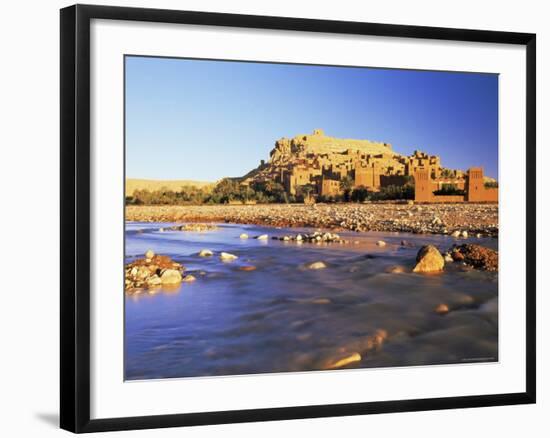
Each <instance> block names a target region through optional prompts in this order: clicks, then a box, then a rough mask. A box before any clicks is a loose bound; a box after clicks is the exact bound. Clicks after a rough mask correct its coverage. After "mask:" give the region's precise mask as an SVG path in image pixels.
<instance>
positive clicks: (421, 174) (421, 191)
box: [414, 167, 498, 202]
mask: <svg viewBox="0 0 550 438" xmlns="http://www.w3.org/2000/svg"><path fill="white" fill-rule="evenodd" d="M447 183H449V181H447V180H441V179H432V178H431V176H430V169H429V168H427V169H416V171H415V173H414V184H415V190H414V200H415V201H418V202H464V201H467V202H498V188H486V187H485V181H484V179H483V168H481V167H472V168H470V169H469V170H468V173H467V176H466V178H465V180H464V181H463V182H457V183H456V186H457V188H459V189H464V190H465V191H466V195H465V196H461V195H443V196H442V195H434V194H433V192H434V191H436V190H438V189H440V188H441V187H442V185H443V184H447Z"/></svg>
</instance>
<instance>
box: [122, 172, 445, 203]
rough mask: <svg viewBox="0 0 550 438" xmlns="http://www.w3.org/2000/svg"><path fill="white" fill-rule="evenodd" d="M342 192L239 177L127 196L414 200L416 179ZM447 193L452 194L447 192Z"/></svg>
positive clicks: (145, 199) (147, 199) (152, 199)
mask: <svg viewBox="0 0 550 438" xmlns="http://www.w3.org/2000/svg"><path fill="white" fill-rule="evenodd" d="M340 188H341V190H342V194H340V195H335V196H320V195H316V187H315V185H313V184H306V185H302V186H299V187H297V190H296V195H289V194H288V193H286V191H285V189H284V187H283V186H282V185H281V184H279V183H276V182H273V181H265V182H255V183H253V184H252V185H251V186H246V185H241V184H240V183H239V181H238V180H235V179H231V178H225V179H223V180H221V181H220V182H219V183H218V184H217V185H216V186H215V187H214V188H210V187H197V186H193V185H187V186H182V187H181V188H180V190H174V189H170V188H167V187H162V188H160V189H157V190H148V189H139V190H135V191H134V192H133V194H132V195H131V196H126V204H127V205H200V204H232V203H239V204H271V203H277V204H289V203H302V202H306V203H307V202H308V201H312V200H313V199H315V200H316V201H317V202H364V201H367V200H371V201H391V200H402V199H414V182H413V181H412V180H411V181H409V182H407V183H406V184H405V185H402V186H398V185H390V186H387V187H382V188H381V189H380V191H379V192H371V191H370V190H368V189H367V188H366V187H364V186H359V187H355V188H353V181H352V179H351V178H344V179H343V180H342V181H341V182H340ZM444 194H449V193H448V192H445V193H444Z"/></svg>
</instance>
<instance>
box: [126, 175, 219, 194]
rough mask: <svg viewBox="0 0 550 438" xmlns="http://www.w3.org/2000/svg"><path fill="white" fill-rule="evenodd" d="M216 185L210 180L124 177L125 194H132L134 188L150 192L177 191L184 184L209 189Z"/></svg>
mask: <svg viewBox="0 0 550 438" xmlns="http://www.w3.org/2000/svg"><path fill="white" fill-rule="evenodd" d="M215 185H216V183H215V182H210V181H192V180H187V179H175V180H161V179H134V178H127V179H126V196H132V194H133V193H134V191H135V190H149V191H150V192H152V191H155V190H160V189H162V188H167V189H168V190H173V191H179V190H181V188H182V187H184V186H195V187H197V188H206V189H207V190H211V189H212V188H214V186H215Z"/></svg>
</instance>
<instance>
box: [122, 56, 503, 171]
mask: <svg viewBox="0 0 550 438" xmlns="http://www.w3.org/2000/svg"><path fill="white" fill-rule="evenodd" d="M316 128H321V129H324V131H325V134H326V135H329V136H333V137H342V138H358V139H369V140H373V141H383V142H386V143H391V144H392V146H393V150H394V151H396V152H399V153H402V154H407V155H409V154H410V153H412V151H413V150H415V149H420V150H422V151H424V152H427V153H429V154H436V155H440V156H441V159H442V163H443V165H444V166H445V167H451V168H458V169H463V170H465V169H467V168H468V167H471V166H483V167H484V169H485V174H486V175H488V176H492V177H495V178H497V177H498V174H497V172H498V76H496V75H492V74H474V73H448V72H427V71H411V70H388V69H370V68H363V67H362V68H355V67H353V68H350V67H325V66H307V65H286V64H262V63H248V62H226V61H202V60H185V59H170V58H148V57H127V58H126V176H127V177H129V178H148V179H192V180H201V181H216V180H218V179H220V178H222V177H226V176H242V175H243V174H245V173H246V172H248V171H249V170H251V169H253V168H255V167H256V166H257V165H258V164H259V162H260V160H261V159H265V160H267V159H268V158H269V151H270V150H271V149H272V148H273V146H274V143H275V140H277V139H279V138H281V137H294V136H295V135H298V134H307V133H311V132H312V131H313V129H316Z"/></svg>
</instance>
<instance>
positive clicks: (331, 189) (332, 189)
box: [320, 178, 340, 196]
mask: <svg viewBox="0 0 550 438" xmlns="http://www.w3.org/2000/svg"><path fill="white" fill-rule="evenodd" d="M339 194H340V181H338V180H335V179H328V178H323V179H322V180H321V192H320V195H322V196H336V195H339Z"/></svg>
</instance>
